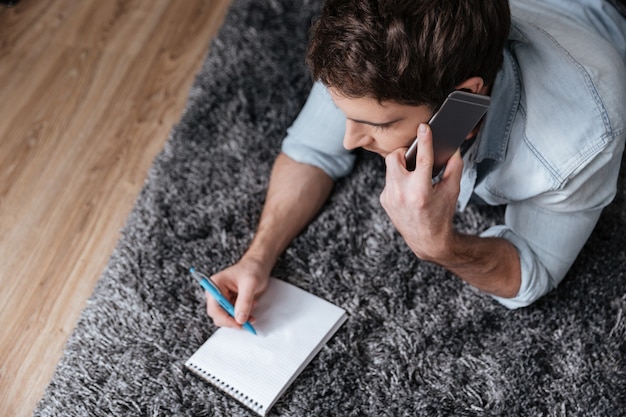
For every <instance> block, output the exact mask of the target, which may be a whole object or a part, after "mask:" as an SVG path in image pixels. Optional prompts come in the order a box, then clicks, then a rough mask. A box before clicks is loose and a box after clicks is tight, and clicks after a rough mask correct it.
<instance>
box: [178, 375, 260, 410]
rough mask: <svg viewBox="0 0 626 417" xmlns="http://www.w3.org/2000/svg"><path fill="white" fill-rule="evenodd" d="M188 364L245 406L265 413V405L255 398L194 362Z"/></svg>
mask: <svg viewBox="0 0 626 417" xmlns="http://www.w3.org/2000/svg"><path fill="white" fill-rule="evenodd" d="M186 365H187V366H188V367H189V369H191V370H192V371H194V372H195V373H196V374H197V375H199V376H201V377H202V378H204V379H205V380H206V381H208V382H210V383H211V384H213V385H215V386H216V387H217V388H219V389H221V390H222V391H224V392H226V393H227V394H229V395H230V396H232V397H233V398H235V399H236V400H238V401H240V402H241V403H242V404H244V405H245V406H247V407H249V408H250V409H252V410H253V411H255V412H257V413H259V414H263V412H264V407H263V405H261V404H259V403H258V402H257V401H255V400H254V399H252V398H250V397H249V396H247V395H246V394H244V393H243V392H240V391H239V390H238V389H236V388H234V387H231V386H230V385H229V384H227V383H226V382H224V381H222V380H221V379H219V378H217V377H216V376H215V375H212V374H211V373H209V372H207V371H206V370H204V369H202V368H200V367H199V366H197V365H195V364H193V363H187V364H186Z"/></svg>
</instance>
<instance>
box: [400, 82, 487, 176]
mask: <svg viewBox="0 0 626 417" xmlns="http://www.w3.org/2000/svg"><path fill="white" fill-rule="evenodd" d="M490 103H491V98H489V96H483V95H481V94H474V93H469V92H466V91H460V90H459V91H453V92H452V93H450V94H449V95H448V97H447V98H446V99H445V100H444V102H443V104H442V105H441V106H440V107H439V109H438V110H437V112H436V113H435V114H434V115H433V117H431V118H430V120H429V121H428V124H429V125H430V129H431V131H432V133H433V151H434V154H435V163H434V165H433V178H434V177H436V176H437V175H438V174H439V173H440V172H441V170H442V169H443V168H444V167H445V166H446V163H447V162H448V159H450V157H451V156H452V155H454V152H456V150H457V149H458V148H459V146H461V144H462V143H463V141H464V140H465V139H466V138H467V135H469V133H470V132H471V131H472V129H474V127H475V126H476V125H477V124H478V122H479V121H480V119H482V117H483V116H484V115H485V113H486V112H487V109H488V108H489V104H490ZM416 154H417V138H415V140H414V141H413V143H412V144H411V146H410V147H409V149H408V150H407V151H406V154H405V155H404V158H405V159H406V169H408V170H409V171H413V170H414V169H415V155H416Z"/></svg>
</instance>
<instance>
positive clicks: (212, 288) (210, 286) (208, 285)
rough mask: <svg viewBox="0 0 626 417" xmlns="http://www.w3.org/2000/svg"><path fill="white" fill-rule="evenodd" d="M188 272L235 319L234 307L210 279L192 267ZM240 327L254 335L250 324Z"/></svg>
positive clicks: (254, 331)
mask: <svg viewBox="0 0 626 417" xmlns="http://www.w3.org/2000/svg"><path fill="white" fill-rule="evenodd" d="M189 272H190V273H191V275H193V277H194V278H195V279H197V280H198V282H199V283H200V285H201V286H202V288H204V289H205V290H206V292H208V293H209V294H211V295H212V296H213V298H215V299H216V300H217V302H218V303H219V305H220V306H222V308H223V309H224V310H226V312H227V313H228V314H230V315H231V317H235V307H233V305H232V304H231V303H230V302H229V301H228V300H227V299H226V297H224V295H222V293H221V292H220V290H219V288H217V285H215V283H214V282H213V281H211V278H208V277H206V276H204V275H203V274H201V273H200V272H198V271H196V268H194V267H191V268H189ZM242 327H243V328H244V329H246V330H247V331H249V332H250V333H252V334H256V330H254V327H252V325H251V324H250V322H245V323H244V324H243V325H242Z"/></svg>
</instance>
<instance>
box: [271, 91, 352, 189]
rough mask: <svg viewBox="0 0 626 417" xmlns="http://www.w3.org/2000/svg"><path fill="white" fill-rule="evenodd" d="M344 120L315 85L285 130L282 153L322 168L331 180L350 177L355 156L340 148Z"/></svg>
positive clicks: (327, 96) (326, 92)
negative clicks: (296, 115) (348, 175)
mask: <svg viewBox="0 0 626 417" xmlns="http://www.w3.org/2000/svg"><path fill="white" fill-rule="evenodd" d="M345 124H346V119H345V116H344V115H343V113H342V112H341V110H339V109H338V108H337V106H335V104H334V103H333V101H332V99H331V97H330V94H329V93H328V90H327V89H326V87H324V86H323V85H322V84H321V83H315V84H314V85H313V88H312V89H311V92H310V94H309V97H308V99H307V101H306V103H305V104H304V107H303V108H302V110H301V111H300V114H299V115H298V117H297V118H296V120H295V121H294V122H293V124H292V125H291V126H290V127H289V129H287V136H286V137H285V139H284V140H283V143H282V147H281V150H282V152H283V153H284V154H286V155H287V156H289V157H290V158H291V159H293V160H295V161H298V162H302V163H305V164H309V165H313V166H316V167H318V168H321V169H322V170H323V171H324V172H326V173H327V174H328V175H329V176H330V177H331V178H333V179H338V178H340V177H343V176H345V175H347V174H348V173H350V171H351V170H352V167H353V166H354V160H355V156H354V155H353V154H352V152H350V151H348V150H346V149H345V148H344V147H343V136H344V130H345Z"/></svg>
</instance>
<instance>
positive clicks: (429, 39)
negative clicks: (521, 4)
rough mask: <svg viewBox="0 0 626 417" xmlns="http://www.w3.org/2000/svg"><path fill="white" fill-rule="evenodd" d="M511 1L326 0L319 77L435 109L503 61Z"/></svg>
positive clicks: (488, 80) (317, 54)
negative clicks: (463, 83) (459, 88)
mask: <svg viewBox="0 0 626 417" xmlns="http://www.w3.org/2000/svg"><path fill="white" fill-rule="evenodd" d="M510 25H511V17H510V10H509V4H508V0H327V1H326V3H325V4H324V7H323V9H322V14H321V16H320V18H319V19H318V20H317V21H316V22H315V24H314V25H313V27H312V29H311V41H310V43H309V48H308V53H307V63H308V65H309V67H310V68H311V72H312V75H313V78H314V79H315V80H316V81H321V82H322V83H323V84H325V85H326V86H328V87H333V88H336V89H337V90H338V91H339V92H340V93H342V94H344V95H346V96H348V97H353V98H361V97H370V98H374V99H376V100H378V101H380V102H382V101H394V102H397V103H400V104H408V105H424V104H425V105H429V106H431V107H432V108H435V107H436V106H437V105H438V104H439V103H440V102H441V101H442V100H443V98H445V96H446V95H447V94H448V93H450V92H451V91H452V90H453V89H454V88H455V86H457V85H459V84H460V83H462V82H463V81H465V80H466V79H468V78H471V77H474V76H477V77H482V78H483V80H484V81H485V85H492V84H493V82H494V80H495V77H496V73H497V71H498V69H499V68H500V66H501V65H502V50H503V48H504V43H505V42H506V39H507V36H508V33H509V28H510Z"/></svg>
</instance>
